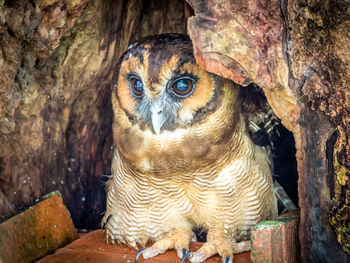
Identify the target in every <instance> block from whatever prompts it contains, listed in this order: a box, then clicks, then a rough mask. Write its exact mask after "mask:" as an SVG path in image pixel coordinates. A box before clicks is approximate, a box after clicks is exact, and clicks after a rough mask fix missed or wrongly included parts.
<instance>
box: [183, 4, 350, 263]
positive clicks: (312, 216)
mask: <svg viewBox="0 0 350 263" xmlns="http://www.w3.org/2000/svg"><path fill="white" fill-rule="evenodd" d="M188 2H189V3H190V5H191V6H192V8H193V9H194V10H195V14H196V16H195V17H192V18H190V20H189V34H190V36H191V39H192V41H193V42H194V50H195V54H196V59H197V61H198V63H200V64H201V66H203V67H204V68H206V69H207V70H209V71H211V72H215V73H216V74H219V75H221V76H224V77H227V78H230V79H232V80H233V81H235V82H237V83H239V84H241V85H247V84H249V83H250V82H254V83H257V84H258V85H259V86H261V87H262V88H263V89H264V92H265V95H266V97H267V99H268V101H269V103H270V105H271V106H272V108H273V109H274V111H275V113H276V114H277V115H278V116H279V117H280V118H281V119H282V121H283V123H284V124H285V126H286V127H287V128H288V129H290V130H291V131H292V132H293V134H294V138H295V142H296V148H297V161H298V173H299V205H300V209H301V222H300V231H299V235H300V240H301V248H302V258H303V261H304V262H334V260H335V259H336V261H337V262H349V261H350V257H349V255H348V254H346V253H344V251H345V252H347V253H350V229H349V225H350V189H349V183H350V181H349V178H350V177H349V176H350V174H349V168H350V146H349V145H350V140H349V135H350V121H349V120H350V118H349V117H350V92H349V89H348V88H347V86H348V85H349V83H350V67H349V66H350V56H349V50H350V44H349V43H350V42H349V40H350V39H349V36H350V4H349V3H348V2H343V3H341V2H339V1H330V0H329V1H312V0H310V1H304V0H300V1H288V2H287V1H280V0H273V1H254V0H251V1H242V2H239V1H228V0H218V1H207V0H188ZM335 130H336V132H335ZM337 240H338V241H339V243H338V242H337ZM339 244H340V245H339Z"/></svg>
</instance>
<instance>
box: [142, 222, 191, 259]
mask: <svg viewBox="0 0 350 263" xmlns="http://www.w3.org/2000/svg"><path fill="white" fill-rule="evenodd" d="M192 235H193V234H192V231H191V230H188V229H175V230H173V231H171V232H169V233H168V234H167V235H165V237H164V238H162V239H160V240H158V241H157V242H155V243H154V244H153V246H151V247H149V248H145V249H143V250H142V251H141V250H140V251H139V252H138V255H139V254H142V256H143V258H144V259H147V258H151V257H155V256H157V255H160V254H163V253H165V252H166V251H167V250H168V249H173V248H175V249H176V252H177V255H178V257H179V258H183V257H184V256H185V255H186V254H187V251H188V250H189V245H190V242H191V238H192ZM137 257H138V256H137ZM136 260H137V258H136Z"/></svg>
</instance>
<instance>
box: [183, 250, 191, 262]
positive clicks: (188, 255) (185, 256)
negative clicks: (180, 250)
mask: <svg viewBox="0 0 350 263" xmlns="http://www.w3.org/2000/svg"><path fill="white" fill-rule="evenodd" d="M185 251H186V250H185ZM192 255H193V252H188V253H184V256H183V257H182V259H181V263H184V262H185V260H186V259H187V258H189V257H190V256H192Z"/></svg>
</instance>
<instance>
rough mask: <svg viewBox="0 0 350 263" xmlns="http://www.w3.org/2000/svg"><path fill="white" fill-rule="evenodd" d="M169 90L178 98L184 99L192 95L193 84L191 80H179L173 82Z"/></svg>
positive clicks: (186, 78)
mask: <svg viewBox="0 0 350 263" xmlns="http://www.w3.org/2000/svg"><path fill="white" fill-rule="evenodd" d="M171 89H172V91H173V92H174V93H175V95H177V96H178V97H180V98H186V97H187V96H189V95H191V94H192V92H193V90H194V83H193V80H192V79H190V78H188V77H185V78H180V79H178V80H176V81H174V82H173V84H172V85H171Z"/></svg>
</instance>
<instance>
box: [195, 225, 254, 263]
mask: <svg viewBox="0 0 350 263" xmlns="http://www.w3.org/2000/svg"><path fill="white" fill-rule="evenodd" d="M207 240H208V242H207V243H204V244H203V245H202V247H201V248H200V249H198V250H197V251H196V252H193V253H191V255H190V256H189V259H190V261H191V262H192V263H199V262H203V261H204V260H206V259H207V258H209V257H211V256H213V255H215V254H219V255H220V256H221V258H222V262H223V263H232V262H233V254H237V253H241V252H244V251H249V250H250V241H243V242H239V243H237V242H236V241H235V240H232V239H230V238H225V235H224V234H222V233H220V231H218V232H213V231H208V236H207Z"/></svg>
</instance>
